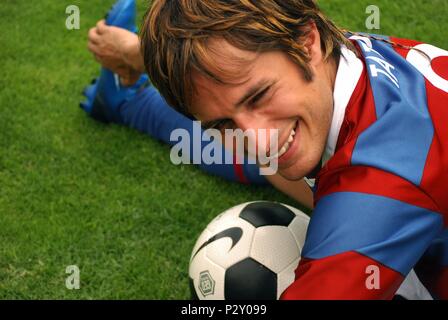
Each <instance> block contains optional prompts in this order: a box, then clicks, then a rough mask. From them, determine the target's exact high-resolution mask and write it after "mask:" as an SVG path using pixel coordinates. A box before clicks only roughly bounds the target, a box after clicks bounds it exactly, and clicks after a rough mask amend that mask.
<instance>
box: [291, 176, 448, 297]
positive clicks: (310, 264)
mask: <svg viewBox="0 0 448 320" xmlns="http://www.w3.org/2000/svg"><path fill="white" fill-rule="evenodd" d="M354 171H355V172H356V170H353V169H352V170H349V172H354ZM362 171H363V172H364V173H363V179H360V180H353V179H354V177H349V176H347V174H345V173H344V172H338V173H337V174H335V175H334V177H335V179H337V181H331V182H332V183H331V186H330V187H329V189H328V190H325V191H324V192H323V196H322V197H321V198H320V199H319V201H318V202H317V205H316V208H315V210H314V212H313V215H312V218H311V222H310V226H309V229H308V232H307V237H306V241H305V245H304V248H303V251H302V259H301V261H300V263H299V266H298V268H297V269H296V280H295V282H294V283H293V284H292V285H291V286H290V287H289V288H288V289H287V290H286V291H285V292H284V293H283V295H282V299H391V298H392V297H393V296H394V294H395V292H396V291H397V290H398V288H399V286H400V284H401V283H402V281H403V280H404V278H405V276H406V275H407V274H408V273H409V272H410V270H411V269H412V268H413V267H414V265H415V264H416V263H417V262H418V260H419V259H420V258H421V257H422V255H423V254H424V252H425V251H426V250H427V248H428V247H429V246H430V244H431V242H432V241H433V240H434V238H436V236H437V235H438V234H440V232H441V230H442V229H443V219H442V217H441V215H440V214H439V213H438V212H435V211H433V210H430V209H429V208H425V207H424V206H422V205H421V204H423V203H425V201H426V199H424V198H425V195H424V194H421V193H419V192H418V190H417V189H416V188H414V187H413V186H411V185H410V184H408V183H407V182H405V181H404V180H401V179H398V178H397V179H396V180H397V181H395V183H396V184H397V185H393V186H392V188H391V190H390V191H391V192H398V191H399V190H401V191H403V192H404V193H403V194H404V195H405V197H408V198H409V197H412V198H413V200H415V201H414V202H411V201H403V200H404V199H400V198H399V197H398V196H397V197H394V196H393V195H392V194H389V195H388V194H387V193H388V188H387V187H384V186H383V188H382V189H381V190H382V193H383V194H375V192H374V190H375V185H376V184H378V182H374V181H373V180H372V179H371V178H370V177H376V178H377V177H378V176H375V173H374V172H373V171H375V169H372V168H362ZM346 179H348V180H346ZM390 180H391V181H385V180H382V181H380V182H379V183H383V184H385V183H386V182H392V180H393V179H390ZM345 181H347V182H345ZM323 182H324V181H321V182H319V183H323ZM350 182H352V183H350ZM369 182H370V183H369ZM358 184H359V185H358ZM400 185H401V189H400ZM396 187H397V188H398V189H396ZM407 188H408V189H407ZM411 189H412V194H409V193H407V192H411ZM369 190H370V191H372V192H369ZM419 197H420V201H418V198H419ZM406 200H410V199H406Z"/></svg>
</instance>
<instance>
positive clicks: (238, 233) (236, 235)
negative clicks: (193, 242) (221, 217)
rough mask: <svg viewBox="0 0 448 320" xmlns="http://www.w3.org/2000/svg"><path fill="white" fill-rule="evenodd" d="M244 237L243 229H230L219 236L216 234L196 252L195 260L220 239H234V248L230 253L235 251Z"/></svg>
mask: <svg viewBox="0 0 448 320" xmlns="http://www.w3.org/2000/svg"><path fill="white" fill-rule="evenodd" d="M242 236H243V230H242V229H241V228H236V227H235V228H229V229H226V230H224V231H221V232H220V233H218V234H215V235H214V236H213V237H211V238H210V239H208V240H207V241H206V242H204V243H203V244H202V246H200V247H199V249H198V250H197V251H196V253H195V254H194V255H193V258H194V257H195V256H196V255H197V254H198V253H199V251H201V250H202V249H204V248H205V247H206V246H208V245H209V244H210V243H212V242H215V241H217V240H219V239H223V238H230V239H232V246H231V247H230V249H229V251H230V250H232V249H233V247H234V246H236V244H237V243H238V242H239V241H240V239H241V237H242Z"/></svg>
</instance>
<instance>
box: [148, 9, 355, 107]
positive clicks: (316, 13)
mask: <svg viewBox="0 0 448 320" xmlns="http://www.w3.org/2000/svg"><path fill="white" fill-rule="evenodd" d="M311 22H314V23H315V24H316V26H317V29H318V31H319V33H320V38H321V48H322V52H323V55H324V57H325V59H329V58H330V57H334V58H338V57H339V56H340V54H341V51H340V49H341V45H342V44H344V45H347V46H349V47H352V44H351V43H350V42H349V41H348V40H347V38H346V37H345V36H344V33H343V31H342V30H341V29H339V28H337V27H336V26H335V25H334V24H333V22H331V21H330V20H329V19H328V18H327V17H326V16H325V15H324V14H323V13H322V12H321V11H320V9H319V7H318V6H317V4H316V2H315V1H314V0H154V1H153V4H152V6H151V8H150V9H149V10H148V12H147V14H146V16H145V19H144V22H143V26H142V33H141V44H142V53H143V57H144V62H145V67H146V70H147V72H148V74H149V76H150V78H151V81H152V83H153V85H154V86H155V87H156V88H157V89H158V90H159V92H160V93H161V95H162V96H163V97H164V98H165V99H166V100H167V102H168V103H169V104H170V105H171V106H172V107H174V108H175V109H177V110H178V111H180V112H181V113H183V114H187V115H189V109H190V107H191V106H190V104H191V98H192V92H194V86H193V82H192V77H191V74H192V71H193V70H197V71H199V72H201V73H202V74H204V75H206V76H208V77H210V78H212V79H213V80H215V81H218V82H220V83H226V81H225V78H224V77H223V76H222V74H220V73H219V72H218V70H216V67H215V66H214V65H213V64H214V63H213V61H215V60H213V58H211V57H210V54H211V52H210V50H209V47H208V45H209V43H210V40H212V39H216V38H223V39H224V40H226V41H228V42H229V43H230V44H231V45H233V46H235V47H237V48H239V49H243V50H249V51H254V52H258V53H261V52H267V51H273V50H281V51H283V52H285V53H287V54H288V55H289V56H290V58H291V59H292V61H294V62H295V63H296V64H297V65H298V66H299V67H300V69H301V70H302V71H303V74H304V77H305V79H306V80H309V81H310V80H312V77H313V74H312V73H311V71H310V68H309V66H308V63H309V57H308V55H307V51H306V48H305V46H304V39H306V37H307V35H308V33H309V26H310V23H311Z"/></svg>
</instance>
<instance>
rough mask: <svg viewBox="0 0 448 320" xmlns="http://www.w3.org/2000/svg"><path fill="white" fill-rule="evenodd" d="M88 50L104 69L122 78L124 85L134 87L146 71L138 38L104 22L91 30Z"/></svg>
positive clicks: (100, 22)
mask: <svg viewBox="0 0 448 320" xmlns="http://www.w3.org/2000/svg"><path fill="white" fill-rule="evenodd" d="M88 48H89V51H90V52H92V53H93V55H94V56H95V59H96V60H97V61H98V62H99V63H100V64H101V65H102V66H103V67H105V68H107V69H109V70H111V71H113V72H115V73H116V74H118V75H119V76H120V78H121V82H122V84H123V85H126V86H127V85H132V84H133V83H135V82H136V81H137V80H138V79H139V77H140V74H141V73H142V72H143V71H144V65H143V58H142V56H141V53H140V41H139V39H138V36H137V35H136V34H134V33H132V32H130V31H127V30H125V29H121V28H117V27H113V26H108V25H106V23H105V21H104V20H101V21H99V22H98V23H97V25H96V27H94V28H92V29H90V30H89V42H88Z"/></svg>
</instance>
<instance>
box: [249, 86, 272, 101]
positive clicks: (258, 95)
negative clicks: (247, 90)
mask: <svg viewBox="0 0 448 320" xmlns="http://www.w3.org/2000/svg"><path fill="white" fill-rule="evenodd" d="M269 88H270V87H267V88H266V89H263V91H261V92H260V93H258V94H257V95H256V96H255V97H253V98H252V100H250V104H251V105H254V104H256V103H257V102H258V101H260V100H261V99H262V98H263V97H264V95H265V94H266V92H268V90H269Z"/></svg>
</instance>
